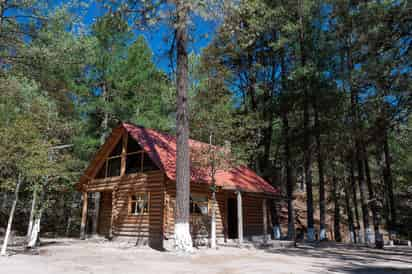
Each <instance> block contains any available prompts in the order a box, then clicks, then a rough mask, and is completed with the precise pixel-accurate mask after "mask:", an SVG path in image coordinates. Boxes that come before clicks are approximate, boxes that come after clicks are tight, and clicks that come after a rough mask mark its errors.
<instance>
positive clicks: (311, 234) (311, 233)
mask: <svg viewBox="0 0 412 274" xmlns="http://www.w3.org/2000/svg"><path fill="white" fill-rule="evenodd" d="M303 17H304V6H303V1H299V21H300V29H299V43H300V59H301V66H302V67H305V66H306V47H305V44H306V43H305V25H304V18H303ZM301 84H302V88H303V91H304V94H303V97H304V98H303V100H304V102H303V131H304V133H303V135H304V136H303V138H304V140H303V150H304V152H303V165H304V170H305V171H304V172H305V184H306V205H307V236H308V240H309V241H314V240H315V229H314V218H313V190H312V153H311V147H310V145H311V136H310V135H311V134H310V129H309V126H310V125H309V123H310V119H309V91H308V89H309V87H308V86H307V84H308V82H306V81H301Z"/></svg>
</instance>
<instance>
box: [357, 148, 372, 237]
mask: <svg viewBox="0 0 412 274" xmlns="http://www.w3.org/2000/svg"><path fill="white" fill-rule="evenodd" d="M356 162H357V164H358V184H359V194H360V202H361V208H362V219H363V236H364V242H365V243H369V242H370V228H369V209H368V204H367V202H366V197H365V195H366V192H367V191H366V189H365V181H364V172H363V161H362V152H361V147H360V144H359V143H358V144H356Z"/></svg>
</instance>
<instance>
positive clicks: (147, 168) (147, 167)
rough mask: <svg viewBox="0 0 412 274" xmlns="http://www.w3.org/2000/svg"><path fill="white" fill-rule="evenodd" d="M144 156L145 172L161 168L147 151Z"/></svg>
mask: <svg viewBox="0 0 412 274" xmlns="http://www.w3.org/2000/svg"><path fill="white" fill-rule="evenodd" d="M143 157H144V159H143V172H145V171H152V170H158V169H159V168H158V167H157V165H156V164H155V163H154V162H153V161H152V159H150V157H149V155H147V154H146V153H145V154H144V156H143Z"/></svg>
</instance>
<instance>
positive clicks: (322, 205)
mask: <svg viewBox="0 0 412 274" xmlns="http://www.w3.org/2000/svg"><path fill="white" fill-rule="evenodd" d="M314 110H315V134H316V150H317V158H318V172H319V213H320V219H319V220H320V240H321V241H322V240H326V207H325V178H324V173H323V155H322V148H321V141H320V125H319V109H318V106H317V102H316V101H315V102H314Z"/></svg>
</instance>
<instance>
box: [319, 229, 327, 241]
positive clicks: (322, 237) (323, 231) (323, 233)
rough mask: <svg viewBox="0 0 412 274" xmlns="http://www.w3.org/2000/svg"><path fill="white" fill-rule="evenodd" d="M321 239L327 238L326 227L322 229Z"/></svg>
mask: <svg viewBox="0 0 412 274" xmlns="http://www.w3.org/2000/svg"><path fill="white" fill-rule="evenodd" d="M319 239H320V240H321V241H324V240H326V229H324V228H322V229H321V230H320V234H319Z"/></svg>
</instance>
